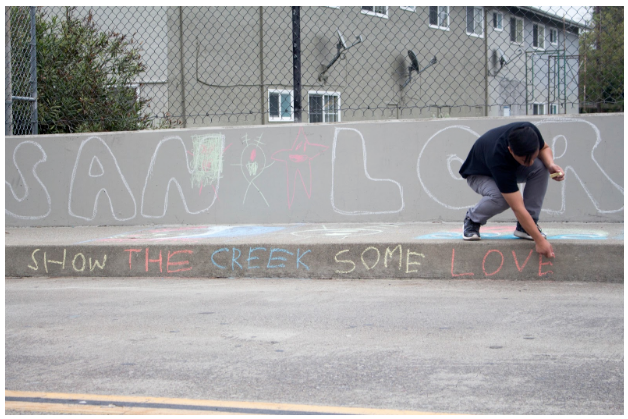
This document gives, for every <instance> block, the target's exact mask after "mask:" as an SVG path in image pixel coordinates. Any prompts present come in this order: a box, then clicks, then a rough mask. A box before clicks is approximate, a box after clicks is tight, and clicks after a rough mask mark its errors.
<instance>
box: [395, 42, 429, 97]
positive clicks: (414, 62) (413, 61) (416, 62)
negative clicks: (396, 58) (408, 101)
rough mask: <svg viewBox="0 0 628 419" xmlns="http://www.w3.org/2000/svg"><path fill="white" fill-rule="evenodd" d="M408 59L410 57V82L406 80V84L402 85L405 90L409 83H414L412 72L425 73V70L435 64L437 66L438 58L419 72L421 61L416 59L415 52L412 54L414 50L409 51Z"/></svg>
mask: <svg viewBox="0 0 628 419" xmlns="http://www.w3.org/2000/svg"><path fill="white" fill-rule="evenodd" d="M408 57H410V62H411V64H410V67H408V80H406V82H405V83H404V84H402V85H401V88H402V89H403V88H404V87H406V86H407V85H408V83H410V82H411V81H412V72H413V71H415V72H416V73H417V74H421V73H422V72H424V71H425V70H427V69H428V68H429V67H431V66H433V65H434V64H436V57H434V58H432V59H431V60H430V62H429V64H428V65H427V66H425V67H423V70H419V60H418V59H417V58H416V54H415V53H414V52H412V50H408Z"/></svg>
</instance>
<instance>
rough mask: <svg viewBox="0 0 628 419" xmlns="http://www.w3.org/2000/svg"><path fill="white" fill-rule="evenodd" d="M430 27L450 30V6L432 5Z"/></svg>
mask: <svg viewBox="0 0 628 419" xmlns="http://www.w3.org/2000/svg"><path fill="white" fill-rule="evenodd" d="M430 27H432V28H438V29H445V30H449V6H430Z"/></svg>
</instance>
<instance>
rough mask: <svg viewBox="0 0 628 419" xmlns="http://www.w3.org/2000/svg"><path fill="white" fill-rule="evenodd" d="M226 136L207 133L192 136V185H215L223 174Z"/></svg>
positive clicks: (201, 186)
mask: <svg viewBox="0 0 628 419" xmlns="http://www.w3.org/2000/svg"><path fill="white" fill-rule="evenodd" d="M224 139H225V136H224V135H222V134H207V135H193V136H192V150H193V152H192V156H193V157H192V163H191V167H190V169H191V171H192V187H195V186H196V187H200V188H201V189H202V188H203V186H208V185H213V184H214V183H216V182H217V181H218V179H220V176H221V175H222V147H223V144H224Z"/></svg>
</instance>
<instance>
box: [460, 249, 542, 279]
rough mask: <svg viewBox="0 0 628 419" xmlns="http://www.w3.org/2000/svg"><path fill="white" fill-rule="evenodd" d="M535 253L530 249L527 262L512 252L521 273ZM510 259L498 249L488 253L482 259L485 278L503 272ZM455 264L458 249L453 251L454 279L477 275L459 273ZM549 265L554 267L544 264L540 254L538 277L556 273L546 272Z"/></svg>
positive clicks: (514, 261)
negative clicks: (506, 262)
mask: <svg viewBox="0 0 628 419" xmlns="http://www.w3.org/2000/svg"><path fill="white" fill-rule="evenodd" d="M533 251H534V250H533V249H530V253H528V255H527V257H526V258H525V260H523V258H518V257H517V253H515V251H514V250H513V251H512V260H513V263H514V265H515V266H516V267H517V270H518V271H519V272H523V270H524V268H525V267H526V265H527V264H528V262H529V261H530V259H531V258H532V252H533ZM458 257H459V258H460V255H458ZM508 259H510V258H508V257H506V256H504V254H503V253H502V252H501V251H499V250H497V249H491V250H489V251H488V252H486V254H485V255H484V259H482V272H483V273H484V276H485V277H489V276H493V275H495V274H497V273H498V272H499V271H501V270H502V268H503V267H504V262H505V261H506V260H508ZM455 264H456V249H451V276H452V278H458V277H465V276H466V277H471V276H474V275H475V273H473V272H459V271H458V269H456V268H455V266H454V265H455ZM547 265H550V266H552V265H553V263H552V262H550V261H547V262H543V255H541V254H539V265H538V268H539V270H538V275H539V276H540V277H542V276H545V275H548V274H553V273H554V272H553V271H548V270H546V269H547V268H544V266H547ZM529 270H530V269H528V271H529ZM478 273H479V272H478Z"/></svg>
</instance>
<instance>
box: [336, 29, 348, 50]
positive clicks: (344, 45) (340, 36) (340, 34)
mask: <svg viewBox="0 0 628 419" xmlns="http://www.w3.org/2000/svg"><path fill="white" fill-rule="evenodd" d="M338 38H339V39H340V45H342V48H344V49H347V42H346V41H345V38H344V36H342V32H340V29H338Z"/></svg>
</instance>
